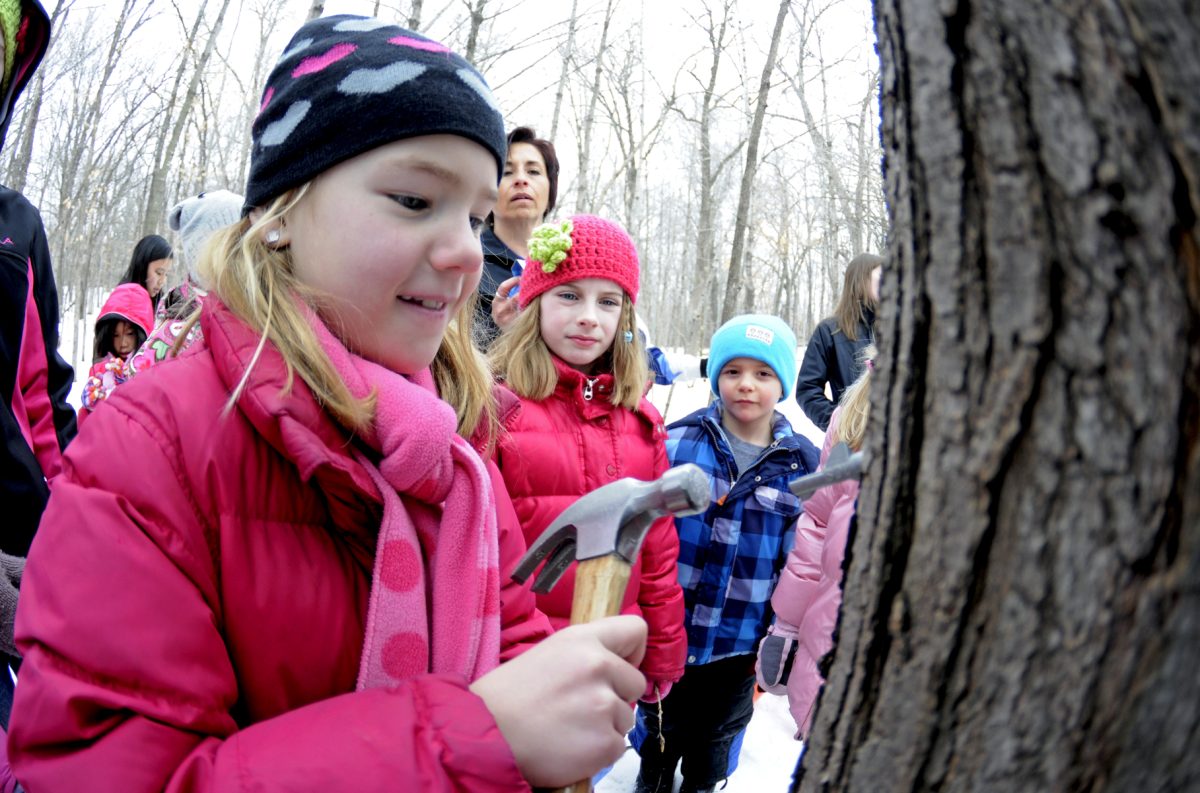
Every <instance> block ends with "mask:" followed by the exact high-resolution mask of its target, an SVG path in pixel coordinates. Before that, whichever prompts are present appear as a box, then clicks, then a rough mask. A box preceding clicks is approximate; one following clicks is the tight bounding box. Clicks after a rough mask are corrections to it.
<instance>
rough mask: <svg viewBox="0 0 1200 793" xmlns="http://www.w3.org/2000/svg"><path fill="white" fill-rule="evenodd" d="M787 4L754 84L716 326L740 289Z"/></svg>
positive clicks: (787, 0) (732, 310)
mask: <svg viewBox="0 0 1200 793" xmlns="http://www.w3.org/2000/svg"><path fill="white" fill-rule="evenodd" d="M790 5H791V0H780V3H779V11H778V13H776V15H775V29H774V31H773V32H772V33H771V47H770V50H769V51H768V52H767V62H766V63H765V64H764V65H763V71H762V79H761V80H760V81H759V84H758V99H757V101H756V102H755V105H754V121H753V122H752V123H751V125H750V138H749V140H748V141H747V143H746V167H745V169H744V170H743V171H742V185H741V189H740V191H739V193H738V206H737V215H736V217H735V220H734V226H733V250H732V251H731V252H730V255H729V280H728V281H727V282H726V285H725V302H724V303H723V304H722V306H721V317H720V320H719V322H720V323H724V322H725V321H726V320H728V319H729V318H731V317H732V316H733V315H734V314H736V313H737V305H738V291H739V288H740V286H741V269H742V249H743V246H744V245H745V241H746V228H747V226H748V225H749V223H750V191H751V188H752V187H753V185H754V173H755V170H756V169H757V168H758V140H759V137H760V136H761V135H762V126H763V117H764V116H765V115H766V113H767V97H768V95H769V94H770V93H771V75H772V74H773V73H774V72H775V59H776V57H777V56H778V54H779V38H780V36H782V35H783V21H784V20H785V19H786V18H787V12H788V7H789V6H790Z"/></svg>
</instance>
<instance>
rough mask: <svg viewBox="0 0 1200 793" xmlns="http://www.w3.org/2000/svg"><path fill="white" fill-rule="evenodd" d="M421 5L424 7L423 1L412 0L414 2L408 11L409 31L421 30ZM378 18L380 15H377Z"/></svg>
mask: <svg viewBox="0 0 1200 793" xmlns="http://www.w3.org/2000/svg"><path fill="white" fill-rule="evenodd" d="M421 5H422V0H412V2H411V3H410V4H409V10H408V29H409V30H417V31H419V30H420V29H421ZM376 16H378V14H376Z"/></svg>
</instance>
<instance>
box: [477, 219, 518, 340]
mask: <svg viewBox="0 0 1200 793" xmlns="http://www.w3.org/2000/svg"><path fill="white" fill-rule="evenodd" d="M479 241H480V242H481V243H482V244H483V276H482V277H481V278H480V279H479V290H478V291H479V302H478V303H476V305H475V342H476V344H477V345H479V348H480V349H482V350H486V349H487V348H488V347H490V346H491V344H492V342H493V341H495V339H496V337H497V336H499V335H500V329H499V328H497V327H496V323H495V321H494V320H493V319H492V299H493V298H494V297H495V296H496V288H497V287H498V286H500V284H501V282H503V281H505V280H507V279H509V278H512V277H513V276H514V275H517V273H514V272H513V265H514V264H516V263H518V262H521V261H522V259H521V257H520V256H519V255H518V254H517V253H516V252H515V251H513V250H512V248H509V247H508V246H507V245H505V244H504V242H503V241H502V240H501V239H500V238H499V237H497V236H496V232H495V231H493V230H492V229H491V227H488V228H485V229H484V230H483V234H482V235H481V236H480V238H479Z"/></svg>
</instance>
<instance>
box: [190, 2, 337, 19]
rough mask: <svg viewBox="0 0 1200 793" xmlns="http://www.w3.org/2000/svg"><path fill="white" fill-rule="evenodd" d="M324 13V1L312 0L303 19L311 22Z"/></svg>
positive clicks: (202, 9)
mask: <svg viewBox="0 0 1200 793" xmlns="http://www.w3.org/2000/svg"><path fill="white" fill-rule="evenodd" d="M200 11H201V13H203V11H204V8H203V6H201V9H200ZM324 13H325V3H324V0H312V5H310V6H309V7H308V15H307V16H306V17H305V19H308V20H313V19H316V18H317V17H319V16H321V14H324Z"/></svg>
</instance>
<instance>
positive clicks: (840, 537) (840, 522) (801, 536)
mask: <svg viewBox="0 0 1200 793" xmlns="http://www.w3.org/2000/svg"><path fill="white" fill-rule="evenodd" d="M840 413H841V409H840V408H839V409H838V410H836V411H834V414H833V418H832V419H830V422H829V431H828V432H826V433H825V445H824V448H822V449H821V465H822V466H823V465H824V464H825V460H826V459H827V458H828V457H829V451H830V449H832V448H833V443H832V439H833V438H834V436H835V435H836V430H837V425H838V419H839V418H840ZM856 498H858V482H857V481H855V480H847V481H844V482H838V483H837V484H834V485H830V486H828V487H823V488H821V489H820V490H818V491H817V492H815V493H813V495H812V496H811V497H810V498H809V499H807V500H806V501H805V502H804V513H803V514H802V515H801V516H800V519H799V520H798V521H797V522H796V534H795V540H794V542H793V543H792V550H791V551H790V552H789V553H788V558H787V563H786V565H785V566H784V569H783V571H782V573H781V574H780V576H779V583H778V584H777V585H776V587H775V592H774V594H773V595H772V596H771V607H772V608H773V609H774V610H775V624H774V625H772V626H771V632H772V633H776V634H781V635H784V636H787V637H789V638H792V639H795V640H796V642H797V645H798V646H797V649H796V658H795V660H794V661H793V662H792V670H791V673H790V674H789V675H788V682H787V695H788V706H789V707H790V709H791V711H792V718H793V719H795V720H796V727H797V732H796V737H797V738H804V737H805V736H807V735H808V731H809V728H810V727H811V726H812V716H813V709H814V706H815V705H816V702H817V694H818V693H819V692H820V690H821V685H822V684H823V683H824V678H822V677H821V673H820V671H819V670H818V669H817V664H818V662H819V661H820V660H821V658H822V657H823V656H824V655H825V654H826V653H827V652H829V650H830V649H831V648H832V647H833V629H834V627H835V626H836V624H837V618H838V609H839V608H840V607H841V605H842V560H843V559H844V558H845V556H846V539H847V533H848V531H849V528H850V519H851V518H852V517H853V516H854V501H855V499H856Z"/></svg>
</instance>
